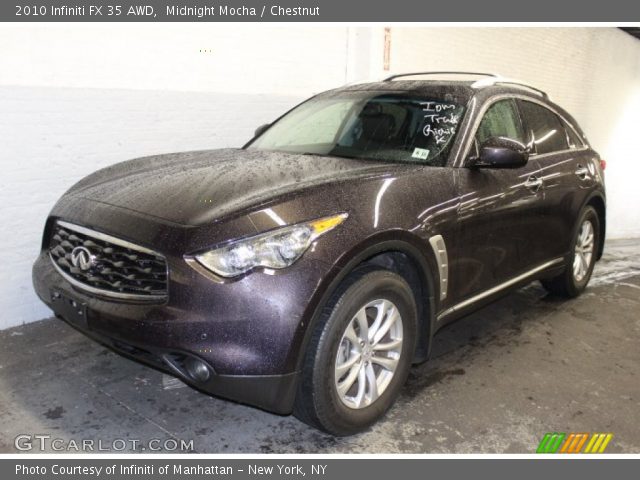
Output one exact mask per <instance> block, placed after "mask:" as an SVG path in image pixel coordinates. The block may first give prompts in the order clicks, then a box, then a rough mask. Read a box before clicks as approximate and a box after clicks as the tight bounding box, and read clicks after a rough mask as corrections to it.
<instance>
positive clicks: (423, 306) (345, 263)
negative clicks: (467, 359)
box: [296, 230, 438, 370]
mask: <svg viewBox="0 0 640 480" xmlns="http://www.w3.org/2000/svg"><path fill="white" fill-rule="evenodd" d="M424 245H425V242H424V240H422V239H420V238H419V237H417V236H415V235H412V234H409V233H408V232H404V231H397V230H395V231H390V232H381V233H379V234H376V235H375V236H372V237H369V238H368V239H367V240H365V241H364V242H363V243H362V244H359V245H357V246H355V247H354V248H352V249H350V250H349V251H347V252H345V253H344V254H343V255H342V256H341V257H340V258H339V259H338V261H337V262H336V263H335V264H334V266H333V267H332V268H331V270H330V272H329V274H328V275H326V276H325V278H324V279H323V281H322V282H321V284H320V285H319V288H318V289H317V290H316V294H315V295H314V297H313V298H312V299H311V301H310V302H309V304H308V306H307V311H306V312H305V315H304V318H307V319H309V320H308V325H307V328H306V329H305V332H304V336H303V340H302V343H301V347H300V349H299V350H298V352H297V355H298V358H297V360H296V367H297V368H296V370H299V368H300V366H301V364H302V362H303V360H304V356H305V355H306V353H307V348H308V345H309V340H310V339H311V336H312V334H313V332H314V330H315V328H316V327H317V325H318V321H319V319H320V317H321V315H322V312H323V310H324V308H325V306H326V305H327V304H328V303H329V301H330V300H332V296H333V294H334V293H335V291H336V289H337V288H338V287H339V286H340V284H341V283H342V281H343V280H344V279H345V278H347V277H348V276H349V275H350V274H351V273H353V272H354V271H356V270H357V269H358V268H362V267H364V266H377V267H382V268H384V269H387V270H390V271H393V272H395V273H398V274H400V275H401V276H403V277H404V278H405V280H407V283H409V285H410V286H411V289H412V291H413V294H414V297H415V299H416V306H417V308H418V328H419V332H420V333H419V338H418V342H417V346H416V352H415V354H414V361H415V362H420V361H424V360H426V359H427V358H428V356H429V353H430V350H431V341H432V338H433V334H434V333H435V330H434V329H435V304H434V299H435V298H437V297H436V286H437V283H436V282H437V281H438V278H437V269H436V261H435V257H434V255H433V253H432V252H431V251H430V250H429V248H427V247H425V246H424Z"/></svg>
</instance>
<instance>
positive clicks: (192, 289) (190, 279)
mask: <svg viewBox="0 0 640 480" xmlns="http://www.w3.org/2000/svg"><path fill="white" fill-rule="evenodd" d="M168 263H169V296H168V298H167V300H166V301H165V302H164V303H139V302H138V303H134V302H124V301H122V300H116V299H110V298H103V297H101V296H97V295H95V294H89V293H87V292H86V291H83V290H82V289H81V288H78V287H77V286H74V285H72V284H71V283H69V282H68V281H67V280H66V279H65V278H64V277H63V276H62V275H61V274H60V273H59V272H58V271H57V270H56V269H55V267H54V266H53V263H52V260H51V258H50V257H49V253H48V251H47V249H43V251H42V252H41V254H40V255H39V257H38V259H37V260H36V262H35V264H34V266H33V283H34V287H35V290H36V292H37V294H38V296H39V297H40V299H41V300H42V301H43V302H44V303H45V304H47V305H48V306H49V307H50V308H51V309H52V310H53V311H54V312H55V313H56V315H57V316H58V317H60V318H63V319H64V320H65V321H67V322H68V323H70V324H71V325H72V326H74V327H75V328H77V329H78V330H80V331H82V332H83V333H84V334H86V335H87V336H89V337H92V338H94V339H96V340H98V341H100V342H101V343H103V344H105V345H107V346H108V347H110V348H112V349H114V350H116V351H118V352H119V353H122V354H124V355H125V356H127V357H130V358H133V359H136V360H139V361H141V362H144V363H146V364H149V365H151V366H154V367H156V368H158V369H161V370H163V371H167V372H169V373H171V374H174V375H176V376H178V377H180V378H181V379H183V380H184V381H185V382H187V383H189V384H191V385H192V386H194V387H196V388H198V389H200V390H203V391H205V392H207V393H210V394H213V395H217V396H221V397H224V398H228V399H232V400H236V401H239V402H242V403H247V404H250V405H254V406H258V407H260V408H264V409H266V410H269V411H272V412H275V413H281V414H287V413H290V412H291V411H292V408H293V402H294V399H295V392H296V388H297V379H298V373H297V371H296V365H297V361H298V355H299V354H300V351H301V348H302V345H303V338H304V333H305V330H306V325H308V321H307V320H306V318H305V311H306V309H307V307H308V305H309V301H310V299H311V298H312V297H313V294H314V288H315V287H316V286H317V284H318V281H317V280H315V281H314V280H313V278H314V277H315V278H316V279H317V278H321V275H322V274H323V272H325V271H326V269H327V268H328V267H327V266H326V265H324V264H322V263H321V262H317V261H313V260H305V261H304V265H294V266H293V267H291V268H290V269H287V271H286V272H284V271H283V272H279V273H278V274H275V275H268V274H266V273H262V272H256V273H253V274H250V275H247V276H245V277H244V278H241V279H239V280H236V281H231V282H215V281H212V280H211V279H210V278H207V277H206V276H205V275H203V274H202V273H201V272H199V271H197V269H194V268H192V267H191V266H189V264H188V263H187V262H186V261H185V260H184V259H183V258H179V257H168ZM55 295H63V296H64V298H68V299H73V301H75V302H77V303H78V305H82V306H83V308H85V309H86V310H85V311H86V314H85V318H84V319H83V321H82V322H78V321H77V319H76V318H71V317H70V316H69V315H67V314H66V313H65V312H64V310H63V309H62V310H61V309H60V308H59V305H56V299H55V298H54V296H55ZM188 357H191V358H196V359H198V360H199V361H201V362H203V363H204V364H206V365H207V366H208V367H209V368H210V372H211V375H210V377H209V378H208V379H207V380H206V381H197V380H195V379H194V378H192V376H190V375H189V374H187V373H186V371H185V369H184V368H182V366H183V365H182V364H181V362H183V361H184V359H185V358H188Z"/></svg>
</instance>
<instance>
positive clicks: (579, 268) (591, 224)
mask: <svg viewBox="0 0 640 480" xmlns="http://www.w3.org/2000/svg"><path fill="white" fill-rule="evenodd" d="M599 242H600V221H599V218H598V214H597V212H596V211H595V209H594V208H593V207H590V206H589V207H586V208H585V209H584V210H583V211H582V215H581V216H580V222H579V224H578V229H577V231H576V233H575V236H574V239H573V242H572V244H571V245H572V250H571V252H572V255H571V259H570V262H569V263H568V265H567V267H566V268H565V270H564V272H562V273H561V274H560V275H558V276H557V277H555V278H552V279H549V280H542V285H543V286H544V287H545V288H546V289H547V290H548V291H549V292H551V293H553V294H556V295H561V296H564V297H577V296H578V295H580V294H581V293H582V292H583V291H584V289H585V288H586V287H587V284H588V283H589V280H590V279H591V274H592V272H593V267H594V265H595V260H596V253H597V246H598V245H599Z"/></svg>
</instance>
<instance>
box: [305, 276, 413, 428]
mask: <svg viewBox="0 0 640 480" xmlns="http://www.w3.org/2000/svg"><path fill="white" fill-rule="evenodd" d="M416 330H417V313H416V303H415V299H414V298H413V293H412V291H411V287H410V286H409V285H408V284H407V282H406V281H405V280H404V279H403V278H402V277H401V276H399V275H397V274H395V273H392V272H389V271H385V270H374V271H371V270H368V271H361V272H358V273H355V274H353V275H351V276H350V277H349V278H348V279H347V280H345V282H343V284H342V285H341V287H340V288H339V289H338V291H337V292H336V294H334V296H333V299H332V301H330V302H329V305H328V306H327V308H325V310H324V312H323V315H322V317H321V318H320V321H319V325H318V326H317V328H316V330H315V331H314V333H313V336H312V338H311V341H310V345H309V347H308V350H307V354H306V356H305V362H304V366H303V369H302V372H301V374H302V379H301V384H300V388H299V389H298V395H297V397H296V406H295V414H296V416H297V417H298V418H299V419H300V420H302V421H304V422H306V423H308V424H310V425H312V426H314V427H316V428H320V429H321V430H324V431H326V432H329V433H331V434H333V435H339V436H342V435H351V434H354V433H357V432H360V431H362V430H364V429H365V428H367V427H368V426H370V425H371V424H373V423H374V422H375V421H376V420H378V419H379V418H380V417H381V416H382V415H384V413H385V412H386V411H387V410H388V409H389V408H390V407H391V405H392V404H393V402H394V401H395V399H396V397H397V396H398V393H399V392H400V389H401V388H402V385H403V384H404V383H405V381H406V378H407V375H408V373H409V367H410V365H411V359H412V356H413V353H414V350H415V339H416Z"/></svg>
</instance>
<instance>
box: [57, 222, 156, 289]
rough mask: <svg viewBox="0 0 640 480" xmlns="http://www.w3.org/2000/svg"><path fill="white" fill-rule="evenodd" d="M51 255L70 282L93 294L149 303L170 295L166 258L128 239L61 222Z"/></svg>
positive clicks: (58, 225)
mask: <svg viewBox="0 0 640 480" xmlns="http://www.w3.org/2000/svg"><path fill="white" fill-rule="evenodd" d="M74 250H75V255H72V253H73V252H74ZM49 253H50V255H51V260H52V261H53V263H54V265H55V266H56V267H57V269H58V271H59V272H60V273H61V274H62V275H63V276H64V277H65V278H66V279H67V280H69V282H71V283H72V284H74V285H75V286H76V287H78V288H82V289H85V290H87V291H89V292H93V293H97V294H102V295H105V296H111V297H117V298H131V299H146V300H152V299H160V298H164V297H166V295H167V261H166V260H165V258H164V257H163V256H162V255H160V254H157V253H155V252H153V251H151V250H148V249H146V248H144V247H140V246H137V245H134V244H132V243H129V242H127V241H125V240H121V239H119V238H116V237H112V236H110V235H106V234H103V233H100V232H95V231H93V230H90V229H88V228H84V227H80V226H77V225H73V224H70V223H67V222H62V221H58V222H57V223H56V224H55V225H54V226H53V232H52V234H51V241H50V244H49ZM74 258H75V263H74Z"/></svg>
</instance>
